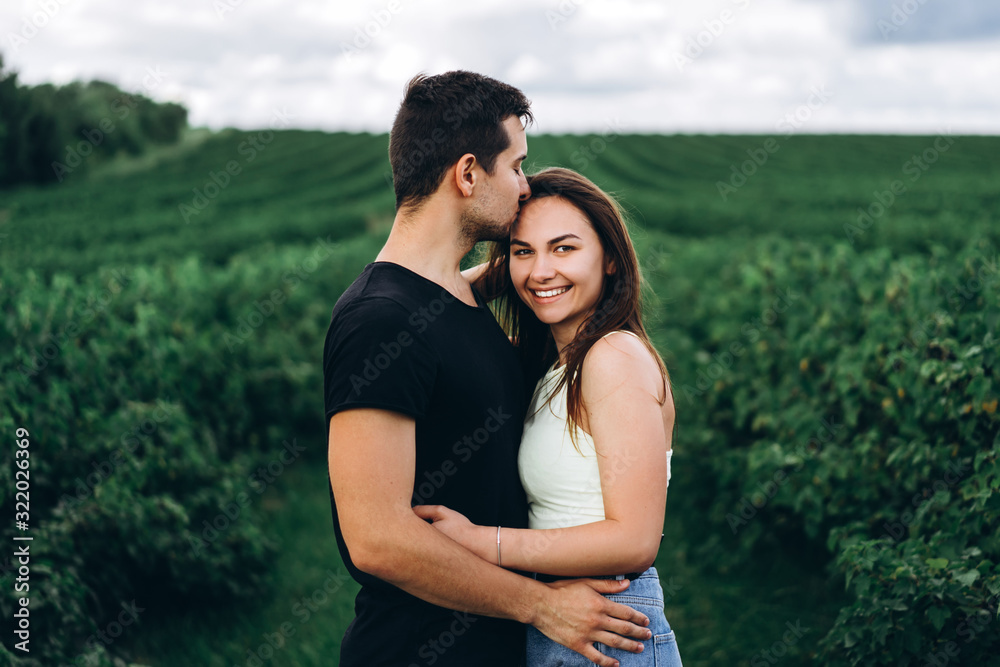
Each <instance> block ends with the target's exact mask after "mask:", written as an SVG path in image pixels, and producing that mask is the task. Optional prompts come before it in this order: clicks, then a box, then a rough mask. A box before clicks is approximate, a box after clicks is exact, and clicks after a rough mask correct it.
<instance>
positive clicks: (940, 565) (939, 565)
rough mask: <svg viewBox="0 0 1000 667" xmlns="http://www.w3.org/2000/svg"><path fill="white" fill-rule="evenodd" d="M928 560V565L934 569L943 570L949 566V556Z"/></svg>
mask: <svg viewBox="0 0 1000 667" xmlns="http://www.w3.org/2000/svg"><path fill="white" fill-rule="evenodd" d="M926 562H927V567H929V568H931V569H933V570H941V569H944V568H946V567H948V559H947V558H928V559H927V561H926Z"/></svg>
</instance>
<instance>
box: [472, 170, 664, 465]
mask: <svg viewBox="0 0 1000 667" xmlns="http://www.w3.org/2000/svg"><path fill="white" fill-rule="evenodd" d="M527 178H528V185H530V186H531V198H532V199H539V198H542V197H559V198H560V199H562V200H564V201H566V202H568V203H569V204H572V205H573V206H575V207H576V208H577V209H579V210H580V211H581V212H582V213H583V214H584V215H585V216H586V217H587V219H588V220H589V221H590V224H591V226H592V227H593V228H594V231H595V232H597V236H598V238H599V239H600V240H601V246H602V247H603V249H604V257H605V261H606V262H607V261H612V260H613V261H614V266H615V271H614V273H612V274H610V275H605V277H604V288H603V290H602V292H601V295H600V297H599V298H598V300H597V304H596V306H595V308H594V311H593V312H592V313H591V314H590V315H589V316H588V317H587V319H586V320H584V322H583V324H582V325H581V326H580V329H579V330H578V331H577V334H576V336H575V337H574V338H573V340H572V342H571V343H570V344H569V345H567V346H566V350H565V352H566V372H565V374H563V376H562V377H561V378H560V379H559V384H557V385H556V387H555V389H554V390H553V392H552V396H554V395H556V394H557V393H558V392H559V390H560V389H561V388H562V386H563V384H564V383H568V389H567V410H566V411H567V415H568V417H569V432H570V440H571V441H572V442H573V445H574V447H576V448H577V451H579V446H578V445H577V444H576V438H575V434H576V426H577V425H578V424H579V423H580V417H581V416H582V414H583V404H582V399H581V381H580V369H581V368H582V367H583V360H584V357H586V356H587V352H589V351H590V348H591V347H593V345H594V343H596V342H597V341H598V340H600V339H601V338H602V337H603V336H604V335H606V334H608V333H610V332H612V331H621V330H624V331H631V332H632V333H634V334H636V335H637V336H638V337H639V338H640V339H641V340H642V342H643V343H644V344H645V345H646V348H647V349H648V350H649V351H650V353H651V354H652V355H653V357H654V358H655V359H656V363H657V364H658V365H659V367H660V375H661V377H662V379H663V398H662V399H659V402H660V405H663V403H664V402H666V400H667V397H668V395H669V394H668V393H667V382H668V381H669V380H670V375H669V373H668V372H667V368H666V366H665V365H664V363H663V359H662V358H661V357H660V355H659V353H658V352H657V351H656V348H654V347H653V344H652V343H651V342H650V340H649V335H648V334H647V333H646V329H645V328H644V327H643V324H642V288H643V283H642V276H641V273H640V270H639V259H638V257H637V256H636V253H635V248H634V247H633V245H632V240H631V239H630V238H629V235H628V229H627V228H626V225H625V219H624V216H623V215H622V212H621V209H620V207H619V206H618V204H617V202H615V200H614V199H613V198H611V197H610V196H609V195H608V194H607V193H605V192H604V191H603V190H601V189H600V188H599V187H597V185H595V184H594V183H593V182H592V181H590V180H589V179H588V178H586V177H585V176H583V175H581V174H578V173H577V172H575V171H572V170H570V169H563V168H560V167H552V168H549V169H545V170H543V171H540V172H538V173H537V174H533V175H531V176H528V177H527ZM529 201H530V200H529ZM509 267H510V244H509V243H507V242H497V243H494V244H493V245H492V248H491V250H490V255H489V260H488V262H487V266H486V270H485V271H484V272H483V274H482V276H480V278H479V280H477V281H476V287H477V288H478V289H479V290H480V291H481V292H482V293H483V294H484V296H485V298H487V299H490V300H492V299H496V303H495V304H494V308H495V309H496V315H497V319H498V320H499V322H500V324H501V326H503V328H504V330H505V331H506V332H507V334H508V335H509V336H510V337H511V341H512V342H513V343H514V345H515V346H516V347H517V351H518V355H519V356H520V359H521V366H522V368H523V369H524V371H525V373H524V375H525V382H526V386H525V389H526V391H527V392H528V395H531V392H532V391H533V389H534V386H535V384H536V383H537V381H538V380H539V379H540V378H541V377H542V375H543V374H544V373H545V371H546V370H547V369H548V368H549V367H550V366H551V365H552V364H553V362H555V360H556V359H557V358H558V356H559V352H558V350H557V349H556V346H555V341H554V340H553V338H552V331H551V330H550V329H549V327H548V325H546V324H544V323H543V322H541V321H540V320H539V319H538V318H537V317H535V314H534V313H533V312H532V310H531V308H529V307H528V306H527V305H526V304H525V303H524V302H523V301H521V298H520V297H519V296H518V294H517V290H516V289H515V288H514V284H513V283H512V282H511V279H510V271H509ZM550 400H551V397H550Z"/></svg>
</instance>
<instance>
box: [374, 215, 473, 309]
mask: <svg viewBox="0 0 1000 667" xmlns="http://www.w3.org/2000/svg"><path fill="white" fill-rule="evenodd" d="M458 227H459V226H458V223H457V221H454V220H449V219H448V217H447V216H446V215H444V214H442V212H440V211H435V210H433V208H432V207H425V208H423V209H421V210H420V211H418V212H416V213H406V212H399V213H397V214H396V219H395V220H394V221H393V223H392V231H391V232H389V238H388V239H386V242H385V245H384V246H382V250H381V251H380V252H379V254H378V256H376V257H375V261H376V262H392V263H393V264H399V265H400V266H403V267H405V268H407V269H409V270H410V271H413V272H414V273H416V274H417V275H420V276H423V277H424V278H427V279H428V280H430V281H431V282H435V283H437V284H438V285H441V286H442V287H443V288H445V289H446V290H448V291H449V292H451V294H452V295H453V296H455V297H456V298H458V299H461V300H462V301H463V302H465V303H466V304H468V305H470V306H477V305H478V304H477V303H476V299H475V297H474V296H473V294H472V288H471V287H470V286H469V281H467V280H466V279H465V278H463V277H462V273H461V264H462V257H464V256H465V255H466V253H468V252H469V251H470V250H472V246H471V245H469V242H468V241H466V240H463V239H460V238H459V233H458Z"/></svg>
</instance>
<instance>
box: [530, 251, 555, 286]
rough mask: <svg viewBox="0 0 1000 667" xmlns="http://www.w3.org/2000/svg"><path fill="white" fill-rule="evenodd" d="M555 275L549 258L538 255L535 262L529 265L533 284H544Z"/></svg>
mask: <svg viewBox="0 0 1000 667" xmlns="http://www.w3.org/2000/svg"><path fill="white" fill-rule="evenodd" d="M555 274H556V269H555V267H554V266H553V265H552V262H551V261H549V258H548V257H546V256H545V255H544V254H539V255H537V256H536V257H535V261H534V262H533V263H532V265H531V278H532V280H534V281H535V282H544V281H546V280H549V279H550V278H552V277H553V276H555Z"/></svg>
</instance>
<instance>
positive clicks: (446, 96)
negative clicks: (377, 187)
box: [389, 70, 534, 209]
mask: <svg viewBox="0 0 1000 667" xmlns="http://www.w3.org/2000/svg"><path fill="white" fill-rule="evenodd" d="M530 106H531V102H530V101H529V100H528V99H527V98H526V97H525V96H524V93H522V92H521V91H520V90H518V89H517V88H514V87H513V86H510V85H507V84H506V83H503V82H501V81H497V80H496V79H491V78H490V77H488V76H483V75H482V74H476V73H474V72H465V71H462V70H457V71H454V72H446V73H444V74H438V75H436V76H426V75H424V74H418V75H417V76H415V77H413V78H412V79H410V82H409V83H408V84H407V85H406V94H405V95H404V96H403V103H402V104H401V105H400V107H399V111H398V112H397V113H396V120H395V121H394V122H393V124H392V132H391V134H390V135H389V163H390V164H391V165H392V184H393V187H394V188H395V191H396V208H397V209H399V208H400V207H402V206H404V205H406V206H419V205H420V204H421V203H422V202H423V201H424V200H425V199H427V197H429V196H430V195H432V194H434V191H435V190H437V187H438V185H439V184H440V183H441V178H442V177H443V176H444V172H445V170H446V169H447V168H448V167H450V166H452V165H453V164H455V163H456V162H457V161H458V160H459V158H461V157H462V156H463V155H465V154H466V153H472V154H473V155H475V156H476V160H478V161H479V164H481V165H482V166H483V169H485V170H486V172H487V173H488V174H492V173H493V169H494V167H495V166H496V165H495V163H496V158H497V155H499V154H500V153H502V152H503V151H504V150H506V149H507V147H508V146H509V145H510V140H509V138H508V136H507V132H506V130H505V129H504V127H503V125H502V123H503V122H504V121H505V120H506V119H507V118H509V117H510V116H516V117H517V118H522V119H524V120H526V121H527V122H529V123H530V122H532V121H533V120H534V118H533V117H532V115H531V110H530Z"/></svg>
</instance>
